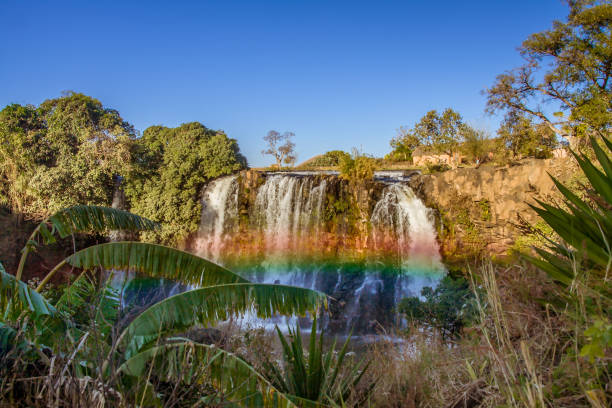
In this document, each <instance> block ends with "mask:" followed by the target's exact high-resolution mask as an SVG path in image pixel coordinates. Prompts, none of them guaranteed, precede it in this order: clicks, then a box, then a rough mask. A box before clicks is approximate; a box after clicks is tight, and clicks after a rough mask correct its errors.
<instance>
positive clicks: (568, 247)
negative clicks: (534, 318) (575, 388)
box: [527, 138, 612, 406]
mask: <svg viewBox="0 0 612 408" xmlns="http://www.w3.org/2000/svg"><path fill="white" fill-rule="evenodd" d="M602 140H603V143H604V147H601V146H600V145H599V143H598V142H597V141H596V140H595V139H593V138H591V146H592V148H593V152H594V153H595V158H596V160H597V162H598V164H599V165H596V164H594V163H593V162H592V161H591V160H590V158H589V157H588V156H587V155H585V154H579V153H575V152H573V151H572V154H573V156H574V158H575V159H576V161H577V162H578V165H579V166H580V168H581V169H582V172H583V173H584V175H585V176H586V179H587V180H588V184H587V185H584V186H582V187H583V194H582V195H583V197H584V198H581V197H579V196H578V194H576V193H574V192H573V191H571V190H570V189H569V188H568V187H566V186H564V185H563V184H562V183H561V182H559V181H558V180H557V179H555V178H554V177H553V181H554V183H555V184H556V186H557V188H558V189H559V191H560V192H561V194H562V195H563V198H564V200H563V203H562V205H553V204H547V203H544V202H541V201H538V205H539V206H532V208H533V209H534V210H535V211H536V212H537V213H538V215H539V216H540V217H542V219H543V220H544V221H545V222H546V223H547V224H548V225H549V226H550V227H551V228H552V230H553V231H554V232H555V234H556V235H557V236H558V237H560V240H554V239H551V238H548V248H545V249H540V248H535V251H536V252H537V253H538V255H539V258H536V257H530V256H527V258H528V260H529V261H530V262H531V263H533V264H534V265H535V266H537V267H538V268H540V269H541V270H543V271H545V272H546V273H547V274H548V275H549V276H550V278H552V279H553V280H554V281H556V282H557V283H559V285H560V286H561V287H562V290H560V291H559V292H558V293H559V294H560V296H559V297H558V300H559V303H561V306H562V307H561V308H560V309H561V310H566V311H567V318H568V319H569V320H570V321H571V322H572V323H573V324H574V326H575V329H574V330H575V332H576V333H577V335H576V336H575V338H574V339H573V341H574V344H575V349H576V350H578V349H580V354H581V355H582V356H583V357H587V358H588V359H589V361H590V362H591V363H593V364H594V365H593V366H592V373H591V374H585V376H586V377H587V378H588V380H581V384H580V387H581V388H582V389H583V390H584V392H585V395H586V397H587V399H588V400H589V402H591V404H592V405H593V406H606V405H607V403H609V402H610V401H609V400H608V401H607V402H606V397H605V395H604V394H605V393H604V391H603V390H604V389H605V387H606V384H607V383H609V381H610V379H611V378H612V376H611V371H610V368H611V363H610V361H611V359H610V355H611V354H612V321H611V319H612V285H611V284H610V283H611V280H612V274H611V268H612V160H611V159H610V156H611V155H612V142H611V141H610V140H608V139H606V138H602ZM598 404H600V405H598Z"/></svg>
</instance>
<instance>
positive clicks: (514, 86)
mask: <svg viewBox="0 0 612 408" xmlns="http://www.w3.org/2000/svg"><path fill="white" fill-rule="evenodd" d="M569 5H570V12H569V16H568V18H567V21H565V22H561V21H555V22H554V23H553V27H552V28H551V29H549V30H546V31H542V32H539V33H535V34H532V35H530V36H529V37H528V38H527V39H526V40H525V41H524V42H523V44H522V46H521V47H520V53H521V56H522V57H523V59H524V60H525V63H524V64H523V65H522V66H520V67H518V68H515V69H513V70H511V71H508V72H505V73H503V74H501V75H499V76H498V77H497V79H496V82H495V83H494V84H493V86H492V87H491V88H489V89H487V90H486V94H487V97H488V101H487V111H488V112H489V113H495V112H498V111H505V112H512V111H518V112H521V113H522V114H525V115H528V116H529V117H531V118H533V119H537V120H538V121H541V122H542V123H545V124H546V126H548V127H549V128H550V129H551V130H553V131H554V132H555V133H557V134H558V135H561V136H564V137H567V136H578V137H579V138H582V137H584V136H585V135H599V136H602V135H606V134H609V132H610V127H611V126H612V99H611V97H612V93H611V91H612V81H610V75H611V74H612V41H611V40H610V22H611V21H612V4H610V2H608V1H605V0H571V1H569ZM551 103H552V109H547V108H546V107H547V106H548V107H551ZM556 108H558V112H556V113H553V114H551V113H549V112H550V111H551V110H554V109H556Z"/></svg>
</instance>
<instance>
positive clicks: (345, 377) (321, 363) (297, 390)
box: [264, 318, 374, 407]
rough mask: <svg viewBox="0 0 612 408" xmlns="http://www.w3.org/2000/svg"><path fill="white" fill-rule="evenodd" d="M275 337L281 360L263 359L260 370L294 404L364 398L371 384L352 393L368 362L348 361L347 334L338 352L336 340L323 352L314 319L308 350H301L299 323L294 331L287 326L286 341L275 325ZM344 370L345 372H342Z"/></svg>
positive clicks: (307, 404)
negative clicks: (279, 345) (281, 355)
mask: <svg viewBox="0 0 612 408" xmlns="http://www.w3.org/2000/svg"><path fill="white" fill-rule="evenodd" d="M276 331H277V332H278V338H279V339H280V341H281V345H282V348H283V363H282V366H281V367H279V366H278V365H277V364H276V363H274V362H270V361H267V362H266V363H265V364H264V371H265V372H266V376H267V377H268V378H269V379H270V382H271V383H272V384H274V386H275V387H276V389H278V390H280V391H282V392H283V393H285V394H286V395H288V396H289V398H290V399H291V400H292V401H294V402H295V403H296V404H297V405H299V406H302V407H316V406H321V405H325V406H327V405H330V404H331V405H335V404H343V403H348V402H350V403H351V405H357V406H359V405H360V404H361V403H363V402H364V401H366V400H367V398H368V395H369V394H370V392H371V391H372V388H373V387H374V383H371V385H370V387H369V388H368V389H366V390H365V391H364V392H362V395H356V394H357V393H356V392H355V390H356V388H357V387H358V385H359V382H360V381H361V380H362V378H363V376H364V374H365V373H366V371H367V369H368V366H369V363H367V362H366V361H365V360H362V361H360V362H358V363H356V364H355V363H354V362H352V361H351V359H352V356H349V355H348V350H347V347H348V344H349V342H350V336H349V337H348V338H347V339H346V341H345V342H344V345H343V346H342V348H341V349H340V351H338V352H337V351H336V342H335V341H334V343H333V344H332V346H331V347H330V348H329V349H328V350H327V351H326V352H324V351H323V333H321V334H320V335H319V338H318V339H317V319H316V318H315V319H314V320H313V322H312V328H311V331H310V339H309V346H308V353H307V354H305V353H304V349H303V343H302V334H301V332H300V327H299V325H298V326H297V327H296V329H295V330H291V329H289V337H290V341H287V339H286V338H285V336H284V335H283V333H282V332H281V331H280V329H279V328H278V327H276ZM346 370H348V372H344V371H346Z"/></svg>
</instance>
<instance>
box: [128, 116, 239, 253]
mask: <svg viewBox="0 0 612 408" xmlns="http://www.w3.org/2000/svg"><path fill="white" fill-rule="evenodd" d="M133 155H134V163H135V165H134V170H133V172H132V173H131V174H130V175H129V177H128V178H127V179H126V180H125V193H126V196H127V198H128V200H129V202H130V205H131V210H132V211H133V212H134V213H136V214H139V215H141V216H143V217H147V218H150V219H152V220H154V221H157V222H161V223H163V227H162V229H161V230H156V231H146V232H144V233H143V234H142V238H143V239H145V240H148V241H153V242H162V243H166V244H171V245H176V244H178V243H179V242H180V241H181V240H183V239H184V238H186V237H187V236H188V235H189V234H191V233H193V232H195V231H197V229H198V226H199V221H200V215H201V211H202V205H201V203H200V198H199V195H200V193H201V191H202V188H203V186H204V185H205V183H206V182H208V181H209V180H210V179H213V178H215V177H219V176H223V175H227V174H231V173H234V172H236V171H238V170H241V169H243V168H245V167H246V165H247V163H246V159H245V158H244V156H242V155H241V154H240V150H239V148H238V144H237V143H236V140H234V139H231V138H228V137H227V135H226V134H225V133H223V132H221V131H214V130H211V129H208V128H206V127H205V126H204V125H202V124H201V123H198V122H192V123H186V124H183V125H181V126H179V127H176V128H167V127H163V126H151V127H149V128H147V129H146V130H145V131H144V132H143V135H142V137H141V138H140V139H138V140H137V142H136V143H135V146H134V148H133Z"/></svg>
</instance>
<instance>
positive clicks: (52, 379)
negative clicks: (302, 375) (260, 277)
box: [0, 206, 325, 406]
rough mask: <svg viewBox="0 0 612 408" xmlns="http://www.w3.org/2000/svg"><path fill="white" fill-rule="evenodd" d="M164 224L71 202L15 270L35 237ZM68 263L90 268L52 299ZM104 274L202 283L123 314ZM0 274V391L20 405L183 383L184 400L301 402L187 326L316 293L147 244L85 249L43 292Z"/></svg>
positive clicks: (157, 397) (149, 395)
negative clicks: (196, 338)
mask: <svg viewBox="0 0 612 408" xmlns="http://www.w3.org/2000/svg"><path fill="white" fill-rule="evenodd" d="M156 227H157V225H156V224H155V223H152V222H150V221H148V220H145V219H142V218H140V217H137V216H135V215H133V214H129V213H127V212H124V211H120V210H114V209H110V208H102V207H87V206H77V207H71V208H68V209H64V210H62V211H61V212H60V213H58V214H56V215H54V216H52V217H49V219H48V220H46V221H45V222H43V223H42V224H41V225H40V226H39V227H38V228H37V229H36V230H35V231H34V233H33V234H32V236H31V238H30V240H29V243H28V245H29V247H28V248H29V249H28V248H26V249H25V250H24V251H23V258H22V261H21V262H20V269H19V272H18V273H20V272H22V271H23V268H24V266H25V265H26V259H27V256H28V254H29V253H30V252H31V251H32V249H33V248H35V246H36V245H38V244H39V242H40V243H48V242H52V241H53V240H54V239H55V235H57V236H60V237H62V236H65V235H66V234H69V233H77V232H89V231H92V230H93V231H103V230H110V229H121V228H124V229H128V230H140V229H143V228H144V229H154V228H156ZM63 265H69V266H71V267H73V268H78V269H80V270H82V272H81V273H80V275H79V276H78V277H77V278H76V280H75V281H74V282H73V283H72V284H70V285H68V286H67V287H66V288H65V289H64V290H63V291H61V292H60V294H59V297H58V299H57V300H55V301H54V302H51V301H49V300H48V299H46V298H45V297H44V296H43V295H41V294H40V293H39V291H40V290H42V289H44V286H45V284H46V282H48V281H49V279H50V278H51V276H52V275H53V274H54V273H56V272H57V271H58V270H59V269H60V268H61V267H62V266H63ZM105 270H122V271H132V272H138V273H139V274H141V275H147V276H151V277H156V278H163V279H169V280H174V281H179V282H183V283H189V284H198V285H199V286H200V287H199V288H197V289H193V290H187V291H185V292H182V293H179V294H177V295H174V296H171V297H169V298H166V299H163V300H161V301H159V302H157V303H154V304H152V305H150V306H148V307H146V308H144V310H142V309H140V310H138V309H131V310H130V309H128V310H123V311H121V308H120V307H119V306H120V305H121V296H122V294H121V291H120V290H119V291H118V290H116V289H114V287H113V286H112V274H111V276H110V277H106V276H105V274H104V273H103V271H105ZM0 276H1V278H2V279H1V280H0V283H1V286H0V311H1V313H2V319H1V320H0V359H1V360H2V361H1V362H2V365H1V367H2V370H3V372H2V378H3V381H4V382H3V384H2V388H1V389H2V395H1V397H2V398H3V399H8V400H9V401H10V402H11V403H12V404H17V403H22V404H28V405H34V404H36V405H45V404H47V405H54V404H57V403H59V401H60V400H64V403H67V402H66V401H67V400H70V399H72V403H73V404H76V405H82V404H83V403H86V404H89V403H96V404H100V403H110V404H112V405H122V406H125V405H145V406H157V405H162V404H165V403H166V402H168V401H169V400H170V401H175V402H176V401H177V398H178V397H177V395H176V393H177V390H180V393H182V396H181V397H180V398H178V399H179V400H180V399H183V398H187V399H190V400H191V401H192V402H193V403H199V404H204V403H206V404H207V403H220V402H222V401H231V400H242V401H247V402H248V403H247V404H248V405H256V406H261V405H265V406H293V403H291V401H290V400H289V399H288V398H287V397H286V396H285V395H284V394H283V393H282V392H279V391H278V390H276V389H275V388H274V386H273V385H272V384H271V383H270V382H269V381H267V380H266V379H265V378H264V377H263V376H261V374H259V373H258V372H257V371H256V370H255V369H254V368H253V367H252V366H250V365H249V364H247V363H246V362H245V361H244V360H242V359H240V358H238V357H237V356H235V355H233V354H232V353H230V352H228V351H226V350H223V349H219V348H217V347H215V346H211V345H208V344H199V343H195V342H193V341H191V340H189V339H187V338H183V337H181V336H180V334H181V333H183V332H185V331H186V330H187V329H189V328H191V327H193V326H196V325H203V326H210V325H212V324H215V323H216V322H218V321H220V320H225V319H228V318H229V317H232V316H236V315H238V314H242V313H245V312H247V311H251V312H254V313H255V314H256V315H257V316H260V317H264V318H265V317H271V316H272V315H275V314H277V313H281V314H300V315H303V314H305V313H306V312H315V310H316V308H317V307H318V305H320V304H321V303H322V302H325V296H324V295H323V294H321V293H319V292H315V291H312V290H308V289H302V288H297V287H290V286H282V285H265V284H253V283H250V282H248V281H246V280H245V279H243V278H241V277H240V276H238V275H236V274H234V273H232V272H230V271H228V270H226V269H224V268H222V267H220V266H218V265H215V264H213V263H211V262H209V261H207V260H205V259H202V258H199V257H197V256H195V255H192V254H189V253H186V252H182V251H179V250H176V249H172V248H168V247H163V246H159V245H152V244H146V243H140V242H114V243H107V244H101V245H94V246H91V247H88V248H85V249H83V250H81V251H79V252H77V253H75V254H73V255H71V256H70V257H68V258H66V259H65V260H64V261H62V262H61V263H60V264H59V265H58V266H57V267H55V268H53V269H52V270H51V272H50V273H49V275H48V276H47V277H45V278H44V279H43V280H42V282H41V284H40V285H39V287H38V288H37V290H34V289H32V288H30V287H28V286H27V285H26V284H25V283H24V282H21V281H20V280H19V279H18V278H17V277H14V276H12V275H9V274H8V273H6V272H5V271H4V269H3V268H1V267H0ZM70 384H73V386H72V387H71V386H70ZM74 387H77V388H74ZM64 388H65V390H64ZM41 389H42V390H45V391H44V392H41ZM75 389H78V390H79V391H78V392H77V393H76V394H75V393H74V390H75ZM35 390H36V391H35ZM189 390H191V391H192V393H191V394H190V393H189ZM83 392H85V395H81V393H83ZM185 393H186V394H185ZM41 398H43V400H41ZM45 398H46V400H44V399H45ZM74 398H76V400H75V399H74Z"/></svg>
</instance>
